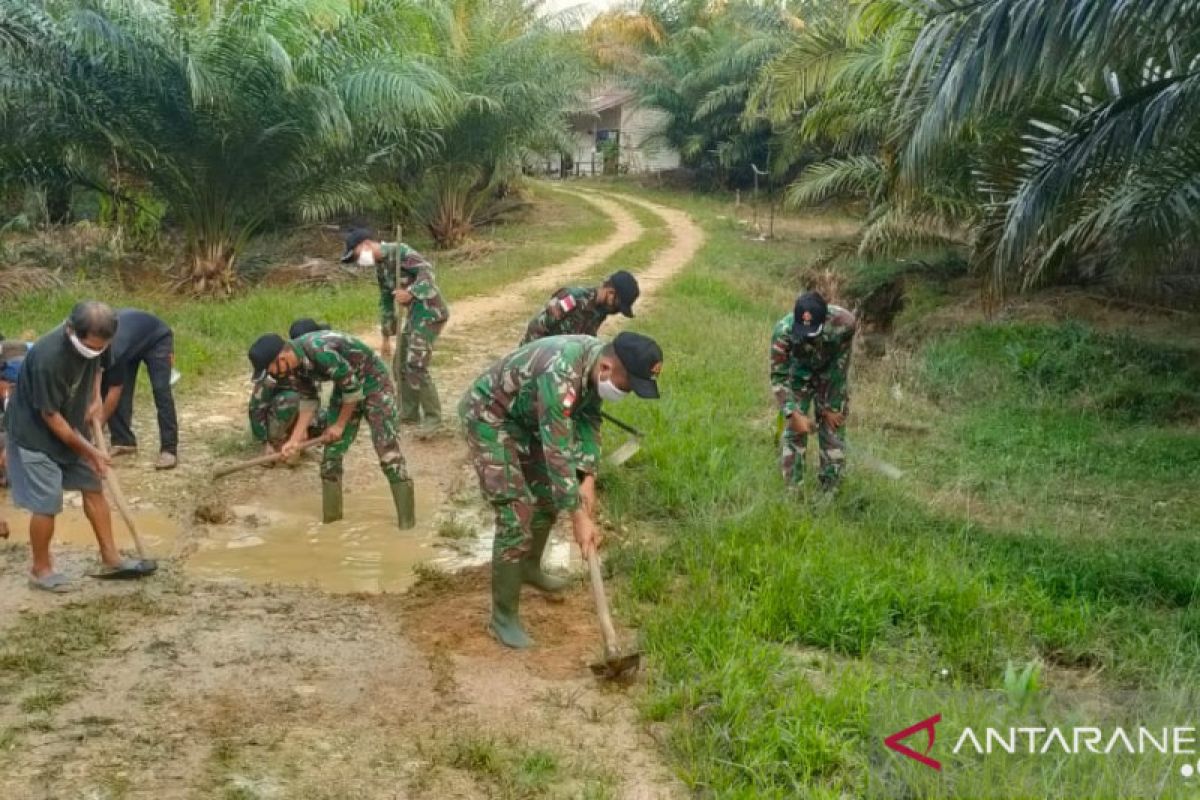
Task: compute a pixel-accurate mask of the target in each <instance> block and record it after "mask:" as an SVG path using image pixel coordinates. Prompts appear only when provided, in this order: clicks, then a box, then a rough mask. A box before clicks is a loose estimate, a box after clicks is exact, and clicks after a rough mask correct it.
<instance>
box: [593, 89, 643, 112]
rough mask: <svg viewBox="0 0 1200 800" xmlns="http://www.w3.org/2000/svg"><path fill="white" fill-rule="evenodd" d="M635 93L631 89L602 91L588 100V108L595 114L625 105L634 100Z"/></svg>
mask: <svg viewBox="0 0 1200 800" xmlns="http://www.w3.org/2000/svg"><path fill="white" fill-rule="evenodd" d="M633 97H634V92H632V91H630V90H629V89H602V90H600V91H598V92H596V93H595V94H593V95H592V96H591V97H590V98H588V108H589V109H590V110H591V112H592V113H593V114H599V113H600V112H601V111H607V110H608V109H610V108H616V107H617V106H620V105H624V104H625V103H627V102H629V101H630V100H632V99H633Z"/></svg>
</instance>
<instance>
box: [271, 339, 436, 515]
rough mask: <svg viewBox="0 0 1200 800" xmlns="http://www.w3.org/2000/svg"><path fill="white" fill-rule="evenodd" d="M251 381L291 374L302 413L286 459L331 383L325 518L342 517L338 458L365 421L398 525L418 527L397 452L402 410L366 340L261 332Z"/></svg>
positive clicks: (323, 483) (323, 464)
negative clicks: (322, 391) (321, 389)
mask: <svg viewBox="0 0 1200 800" xmlns="http://www.w3.org/2000/svg"><path fill="white" fill-rule="evenodd" d="M249 355H250V363H251V364H252V365H253V367H254V379H255V380H256V381H261V380H265V379H267V377H268V376H270V377H271V378H272V379H275V380H278V379H280V378H286V377H288V376H294V379H295V385H296V388H297V391H298V393H299V395H300V410H299V413H298V415H297V419H296V422H295V425H294V426H293V428H292V434H291V436H290V437H289V438H288V440H287V441H286V442H284V444H283V447H282V448H281V451H282V452H283V454H284V457H285V458H290V457H291V456H292V455H294V454H295V453H296V452H297V448H298V447H299V445H300V443H301V442H302V441H303V439H304V434H305V431H307V429H308V425H309V423H310V422H311V421H312V419H313V417H315V416H316V413H317V408H318V386H319V384H320V383H321V381H332V382H333V385H334V388H333V394H332V396H331V397H330V399H329V408H328V410H327V411H326V413H325V421H326V424H327V427H326V429H325V433H324V434H322V439H323V440H324V441H325V448H324V452H323V453H322V456H321V503H322V519H323V520H324V521H325V522H335V521H337V520H339V519H341V518H342V476H343V473H344V466H343V462H344V460H345V457H346V452H347V451H348V450H349V449H350V445H351V444H353V443H354V439H355V437H357V436H358V429H359V426H360V425H361V424H362V422H363V420H366V422H367V425H368V426H369V427H370V429H371V441H372V443H374V445H375V452H376V454H378V456H379V466H380V468H381V469H382V470H383V474H384V476H385V477H386V478H387V481H388V485H389V486H390V487H391V491H392V500H393V502H394V503H395V506H396V516H397V519H398V521H399V524H400V528H401V530H407V529H409V528H412V527H413V526H414V525H415V524H416V518H415V508H414V498H413V482H412V479H411V478H409V476H408V467H407V466H406V464H405V463H404V455H403V454H402V453H401V452H400V413H399V410H398V409H397V407H396V390H395V387H394V386H393V384H392V379H391V376H390V375H388V368H387V365H386V364H385V363H384V362H383V360H382V359H381V358H380V357H379V355H378V354H376V352H375V351H374V350H372V349H371V347H370V345H368V344H367V343H366V342H364V341H362V340H361V339H358V338H356V337H354V336H351V335H349V334H346V333H339V332H337V331H314V332H313V333H308V334H305V335H304V336H301V337H299V338H297V339H293V340H292V341H290V342H289V341H285V340H284V339H283V337H281V336H277V335H275V334H267V335H266V336H262V337H260V338H259V339H258V341H256V342H255V343H254V344H253V345H252V346H251V347H250V354H249Z"/></svg>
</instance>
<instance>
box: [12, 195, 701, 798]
mask: <svg viewBox="0 0 1200 800" xmlns="http://www.w3.org/2000/svg"><path fill="white" fill-rule="evenodd" d="M586 197H587V199H588V200H589V202H592V203H594V204H595V205H596V207H597V209H598V211H599V212H600V213H604V214H607V215H608V216H609V217H611V218H612V220H613V221H614V223H615V231H614V232H613V233H612V234H611V235H610V236H609V237H608V238H607V239H606V240H605V241H603V242H601V243H599V244H597V245H594V246H592V247H588V248H585V249H583V250H582V251H581V252H579V253H578V254H576V255H575V256H574V257H573V258H571V259H569V260H568V261H565V262H562V263H560V264H557V265H554V266H553V267H550V268H548V269H545V270H543V271H541V272H539V273H538V274H536V275H534V276H532V277H528V278H525V279H523V280H522V281H520V282H519V284H517V285H512V286H508V287H505V288H504V289H502V290H500V291H499V292H496V293H493V294H491V295H489V296H487V297H477V298H468V299H465V300H462V301H459V302H455V301H454V300H453V299H451V304H452V313H453V319H452V323H451V325H450V326H449V327H448V329H447V331H446V334H445V337H444V340H443V343H444V345H445V350H446V352H448V353H451V354H452V357H451V358H449V359H442V360H440V361H435V374H436V377H437V379H438V382H439V384H440V385H441V387H442V392H443V396H444V404H445V405H446V406H447V411H448V412H451V411H452V409H453V405H454V403H455V401H456V400H457V398H458V396H459V395H460V394H461V392H462V390H463V388H464V387H465V385H466V383H467V381H468V380H470V378H472V377H473V376H474V375H475V374H477V372H478V371H479V370H480V369H481V368H482V367H483V366H484V365H485V364H486V363H487V362H488V361H489V360H490V359H492V358H494V357H496V356H498V355H501V354H502V353H504V352H506V351H507V350H508V349H509V348H510V347H511V345H512V344H513V343H515V342H516V341H517V339H518V338H519V335H520V331H521V328H522V326H523V324H524V322H525V320H526V319H527V318H528V317H529V315H530V314H531V313H532V312H533V310H534V309H535V308H536V306H537V304H538V300H537V298H538V297H544V296H545V295H546V294H548V293H549V292H550V291H552V290H553V289H555V288H557V287H558V286H560V285H563V284H564V283H566V282H569V281H571V280H572V279H575V278H578V277H579V276H581V275H583V274H584V273H587V272H588V271H589V270H594V269H595V268H596V266H597V265H599V264H600V263H601V262H603V261H604V260H605V259H607V258H609V257H610V256H612V255H613V254H614V253H616V252H617V251H618V250H619V249H620V248H621V247H623V246H625V245H626V244H629V243H631V242H633V241H636V240H637V239H638V237H640V236H641V235H643V229H642V226H641V225H640V224H638V222H637V220H636V219H635V218H634V216H633V215H632V214H630V213H629V211H628V210H627V204H636V205H638V206H640V207H642V208H645V209H647V210H649V211H651V212H652V213H655V214H658V215H659V216H661V217H663V218H664V219H665V220H666V221H667V223H668V226H669V229H670V232H671V242H670V244H669V245H668V246H667V247H666V248H664V249H663V250H662V251H661V252H660V253H658V254H656V256H655V258H654V261H653V263H652V265H651V266H650V268H649V269H646V270H643V271H641V272H640V274H639V280H640V282H641V285H642V291H643V298H644V299H643V300H642V301H640V302H639V312H644V311H645V310H646V309H648V308H650V307H651V306H652V302H653V295H654V292H655V291H656V289H657V288H658V287H659V286H661V285H662V283H663V282H665V281H666V280H669V279H670V278H671V277H672V276H673V275H674V274H676V273H677V272H678V271H679V270H680V269H682V268H683V267H684V266H686V264H687V263H688V261H690V259H691V258H692V257H693V256H694V254H695V253H696V251H697V250H698V249H699V247H700V246H701V245H702V242H703V233H702V231H701V230H700V228H699V227H698V226H697V225H696V224H695V223H694V222H693V221H692V220H691V219H690V218H688V216H687V215H686V214H684V213H683V212H680V211H677V210H675V209H669V208H665V207H662V206H658V205H656V204H651V203H647V202H644V201H641V200H635V199H633V198H623V197H617V196H615V195H602V194H598V193H597V194H593V193H588V194H587V195H586ZM607 332H608V333H610V334H611V333H612V332H613V331H612V330H608V331H607ZM245 397H246V388H245V386H244V385H242V384H241V383H239V382H231V383H229V384H227V385H216V386H214V387H213V389H212V390H211V391H210V392H208V393H206V395H205V396H204V397H203V399H201V400H199V401H193V402H191V403H189V405H188V407H187V408H185V409H184V410H183V411H184V413H183V415H182V417H183V418H182V427H183V435H184V438H185V440H186V441H187V442H188V453H189V457H188V459H187V460H186V461H185V462H184V465H183V466H181V468H180V470H178V471H177V472H176V473H174V474H168V475H161V474H154V473H152V472H151V471H149V470H147V469H146V467H145V465H144V464H143V465H141V466H136V465H130V466H122V473H123V477H124V483H125V485H126V486H127V487H129V488H127V490H126V491H127V493H129V494H133V495H135V496H137V497H138V499H139V502H141V503H143V504H154V505H155V506H157V507H158V508H160V509H165V510H170V511H172V512H173V516H174V518H175V523H176V524H177V525H178V527H179V535H178V536H177V537H175V538H174V539H173V542H174V544H173V545H171V548H172V552H173V553H174V555H175V556H176V558H175V559H173V561H172V562H171V563H170V564H169V565H168V566H167V568H166V569H165V570H164V573H163V574H162V575H161V576H160V577H158V578H156V579H154V580H153V581H149V582H146V583H145V584H143V585H140V586H116V585H104V584H99V583H97V582H90V583H87V584H85V585H84V591H82V592H80V593H79V594H76V595H73V596H70V597H68V598H58V597H50V596H45V595H35V594H33V593H31V592H29V591H27V590H26V589H25V587H24V578H23V571H24V569H25V567H26V564H27V561H26V559H27V554H26V551H25V548H24V545H23V543H22V544H9V545H5V546H2V547H0V631H4V632H5V633H4V634H2V635H3V636H4V637H5V641H0V667H2V669H0V797H22V798H42V797H45V798H51V797H54V798H58V797H95V798H122V797H139V798H140V797H145V798H150V797H154V798H174V797H195V798H201V797H203V798H209V797H229V798H349V797H354V798H360V797H361V798H408V797H413V798H453V797H462V798H474V797H524V796H544V797H596V798H599V797H611V798H631V799H632V800H637V799H639V798H645V799H646V800H650V799H651V798H671V797H679V796H682V795H683V794H684V793H683V791H682V788H681V786H680V785H679V784H678V783H677V782H676V781H675V780H674V779H673V778H672V776H671V775H670V772H669V771H668V770H667V768H666V767H665V766H664V764H663V763H662V761H661V759H660V756H659V753H658V750H657V748H656V746H655V742H654V740H653V738H652V734H653V731H651V730H649V729H647V728H646V727H644V726H643V724H642V723H641V722H639V721H638V719H637V715H636V712H635V709H634V708H633V698H634V697H635V695H636V692H637V689H636V687H634V688H632V689H623V690H615V689H613V688H612V687H606V686H601V685H598V684H596V683H595V682H594V680H593V679H592V678H590V676H589V675H588V674H587V671H586V667H585V665H586V663H587V662H588V661H589V660H591V658H592V657H594V655H595V654H596V652H597V633H596V625H595V620H594V615H593V612H592V608H591V603H590V599H589V598H588V596H587V594H586V592H585V591H584V587H583V585H582V583H581V584H580V587H579V589H578V590H576V591H574V592H572V593H571V594H570V596H568V597H567V599H566V600H565V602H561V603H551V602H548V601H547V600H545V599H543V598H541V597H540V596H538V595H537V594H534V593H529V594H527V595H526V596H525V599H524V604H523V616H524V617H525V619H526V621H527V624H528V626H529V628H530V630H531V633H532V635H533V636H534V638H535V639H536V641H537V642H538V647H537V648H535V649H534V650H531V651H529V652H526V653H519V654H518V653H512V652H510V651H506V650H504V649H502V648H501V647H500V646H498V645H497V644H496V643H495V642H494V641H493V640H492V639H491V638H490V637H489V636H488V635H487V634H486V633H485V630H484V622H485V620H486V617H487V612H488V603H489V601H488V592H487V579H486V576H485V574H484V572H483V571H482V570H466V571H464V572H462V573H460V574H457V575H453V576H448V575H444V574H434V575H432V576H431V577H430V578H429V579H428V580H425V581H423V582H421V583H420V584H418V586H417V587H416V588H415V589H414V590H413V591H411V592H409V593H407V594H387V593H379V594H375V593H373V594H349V595H347V594H326V593H323V592H321V591H317V590H315V589H313V588H311V587H308V588H306V587H304V586H294V585H289V586H259V585H249V584H245V583H240V582H232V583H217V582H212V581H206V580H199V579H197V578H196V577H194V576H193V575H192V574H190V573H189V571H188V569H187V566H186V564H187V558H188V557H189V555H190V554H192V553H193V552H194V551H195V550H196V549H197V546H198V543H202V541H203V539H204V537H206V536H208V535H210V533H211V532H210V531H207V530H206V529H205V528H204V527H203V526H201V525H195V524H193V523H191V521H190V520H191V509H192V508H193V507H194V506H195V504H196V502H197V501H198V500H199V499H200V497H199V492H198V491H197V487H198V486H200V485H201V483H202V482H203V481H204V478H205V477H206V476H207V473H208V469H209V467H210V466H211V463H212V461H213V460H214V459H216V458H217V457H218V456H219V455H220V452H219V447H218V446H217V445H216V444H212V442H220V441H221V440H222V437H228V436H236V435H238V432H239V431H240V430H241V428H242V419H243V413H244V411H243V409H244V402H245ZM365 438H366V437H363V439H364V441H360V442H359V443H358V444H357V445H356V446H355V448H354V450H352V452H351V456H350V458H349V459H348V463H347V475H348V492H349V496H348V498H347V509H348V511H349V510H350V509H351V508H352V507H353V496H354V493H355V492H360V493H364V494H365V493H369V492H371V491H375V490H377V489H378V484H379V483H380V482H381V480H382V479H381V478H380V476H379V474H378V468H377V466H376V465H375V463H374V454H373V452H372V450H371V448H370V446H369V443H368V442H367V441H365ZM405 452H406V455H407V456H408V458H409V460H410V463H411V466H412V471H413V474H414V475H415V476H416V478H417V480H418V481H419V482H420V484H421V485H422V486H423V489H422V497H423V505H424V507H425V509H426V510H428V511H434V512H437V511H439V510H441V509H444V508H446V507H450V506H455V505H456V504H457V505H458V506H459V507H461V506H462V505H463V504H464V503H469V502H470V500H469V499H467V500H464V498H470V497H472V496H473V493H474V486H473V484H472V481H471V479H470V477H469V475H468V473H467V470H466V469H465V465H464V460H463V448H462V445H461V442H460V440H459V438H458V437H457V436H444V437H441V438H438V439H434V440H430V441H415V440H414V441H407V440H406V450H405ZM126 473H127V474H126ZM316 482H317V477H316V470H315V466H313V467H310V468H307V469H303V470H297V471H290V472H289V471H272V472H263V473H255V474H252V475H249V476H247V477H246V478H245V479H243V480H238V481H234V482H231V483H230V484H229V485H227V486H225V487H223V488H222V490H221V491H222V496H221V498H220V499H221V500H222V501H223V502H226V503H228V504H231V505H235V506H237V505H251V506H253V504H254V503H255V502H256V501H257V499H259V498H261V497H264V496H269V495H270V494H271V492H272V491H276V490H278V489H279V487H280V485H281V484H282V485H283V487H284V488H285V489H286V492H290V493H293V494H294V495H295V496H301V495H304V494H306V493H308V494H311V493H314V492H315V491H316V486H317V483H316ZM286 492H285V494H286ZM161 541H162V543H163V546H164V547H165V546H167V544H169V543H170V542H171V541H172V540H171V539H170V538H169V537H168V538H164V539H162V540H161ZM90 556H91V552H90V551H89V550H88V549H86V548H79V549H74V548H72V549H70V550H68V551H67V552H65V553H64V557H63V563H64V564H65V565H66V566H67V568H68V570H69V571H72V572H73V573H74V574H79V573H80V572H82V571H83V569H84V567H83V563H84V561H85V560H86V559H88V558H90ZM311 568H312V570H313V571H314V573H315V572H319V571H320V570H321V568H322V565H321V564H320V563H313V564H312V565H311ZM292 577H294V574H293V576H292Z"/></svg>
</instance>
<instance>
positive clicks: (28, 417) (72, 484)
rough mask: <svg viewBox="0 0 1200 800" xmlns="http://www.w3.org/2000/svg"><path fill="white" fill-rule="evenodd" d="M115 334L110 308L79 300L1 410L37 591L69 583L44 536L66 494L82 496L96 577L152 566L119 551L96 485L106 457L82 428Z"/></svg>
mask: <svg viewBox="0 0 1200 800" xmlns="http://www.w3.org/2000/svg"><path fill="white" fill-rule="evenodd" d="M116 332H117V318H116V315H115V314H114V313H113V310H112V309H111V308H109V307H108V306H107V305H105V304H103V303H99V302H95V301H88V302H83V303H78V304H77V305H76V306H75V307H74V308H73V309H72V310H71V315H70V317H68V318H67V320H66V321H65V322H64V323H63V324H62V325H60V326H58V327H57V328H55V329H54V330H52V331H50V332H49V333H47V334H46V335H45V336H43V337H42V338H40V339H38V340H37V342H36V343H35V344H34V346H33V348H32V349H31V350H30V351H29V354H28V355H27V356H26V357H25V360H24V361H23V362H22V364H21V372H20V374H19V376H18V379H17V387H16V392H15V393H14V394H13V396H12V397H11V398H10V399H9V403H8V407H7V409H6V413H5V425H6V428H7V432H8V441H7V445H6V448H7V450H6V451H7V457H8V473H9V481H10V483H11V484H12V497H13V502H14V503H15V504H16V505H17V506H18V507H19V508H23V509H25V510H27V511H29V512H30V514H31V515H32V517H31V518H30V520H29V544H30V548H31V549H32V551H33V568H32V569H31V570H30V576H29V584H30V586H31V587H33V588H35V589H44V590H46V591H52V592H64V591H70V588H71V587H70V584H69V582H68V581H67V579H66V577H65V576H63V575H61V574H59V573H57V572H55V571H54V565H53V563H52V562H51V559H50V540H51V539H52V538H53V536H54V521H55V518H56V517H57V516H58V515H59V514H60V513H62V508H63V492H64V491H72V490H75V491H80V492H82V493H83V511H84V514H86V515H87V518H88V521H89V522H90V523H91V524H92V530H93V531H94V532H95V534H96V541H97V542H98V543H99V545H100V559H101V561H103V562H104V568H103V569H102V570H101V572H100V573H98V574H97V577H105V578H140V577H142V576H144V575H148V574H150V573H152V572H153V571H154V569H155V565H154V563H153V562H150V561H138V560H136V559H127V558H122V557H121V554H120V553H119V552H118V551H117V547H116V544H115V543H114V541H113V533H112V512H111V511H110V510H109V507H108V502H107V501H106V500H105V499H104V492H103V487H102V485H101V483H100V480H101V478H102V477H103V476H104V475H105V474H106V473H107V471H108V469H109V466H110V463H109V459H108V457H107V456H106V455H104V454H103V453H102V452H101V451H100V450H99V449H98V448H97V447H96V446H95V445H94V444H92V442H90V441H89V440H88V439H87V438H86V437H85V436H84V434H83V433H82V431H84V430H87V428H88V426H89V425H90V423H91V420H92V419H93V418H100V417H102V415H103V412H102V408H101V402H100V375H101V372H102V371H103V370H104V369H108V368H111V367H112V353H111V352H110V350H109V344H111V342H112V339H113V336H114V335H115V334H116Z"/></svg>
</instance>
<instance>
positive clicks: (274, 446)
mask: <svg viewBox="0 0 1200 800" xmlns="http://www.w3.org/2000/svg"><path fill="white" fill-rule="evenodd" d="M318 330H322V331H327V330H329V326H328V325H320V324H318V323H317V322H316V321H315V320H312V319H308V318H305V319H298V320H296V321H295V322H293V323H292V326H291V327H290V328H289V329H288V338H289V339H298V338H300V337H301V336H303V335H304V334H306V333H312V332H313V331H318ZM249 411H250V414H249V416H250V434H251V435H252V436H253V437H254V440H255V441H257V442H262V444H263V452H264V454H270V453H276V452H279V448H280V447H282V446H283V443H284V442H286V441H287V440H288V439H289V438H290V437H291V435H292V428H293V426H294V425H295V424H296V419H297V417H298V416H299V415H300V390H299V387H298V386H297V385H296V378H295V375H289V376H287V377H286V378H280V379H279V380H276V381H259V382H257V383H255V384H254V389H253V391H252V392H251V393H250V409H249ZM324 431H325V417H324V415H323V414H321V413H320V410H319V408H318V411H317V413H316V414H315V415H314V416H313V419H312V422H310V423H309V425H308V431H307V433H308V438H309V439H316V438H318V437H319V436H320V435H321V434H322V433H324Z"/></svg>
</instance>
